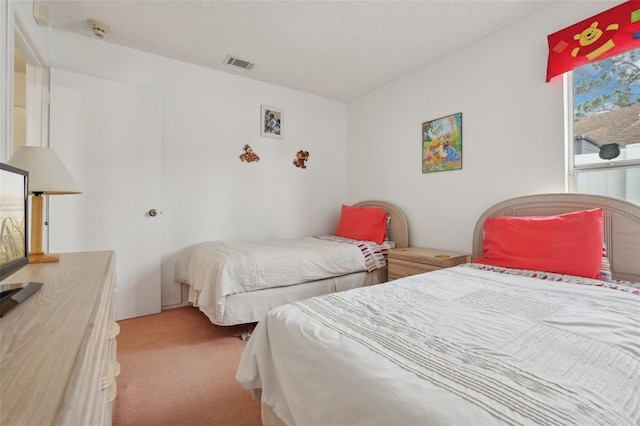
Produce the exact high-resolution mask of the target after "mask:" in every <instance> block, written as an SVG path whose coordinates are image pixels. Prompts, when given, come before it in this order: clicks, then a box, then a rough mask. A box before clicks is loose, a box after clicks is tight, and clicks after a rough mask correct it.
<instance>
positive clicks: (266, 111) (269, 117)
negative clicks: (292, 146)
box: [260, 105, 284, 139]
mask: <svg viewBox="0 0 640 426" xmlns="http://www.w3.org/2000/svg"><path fill="white" fill-rule="evenodd" d="M260 111H261V113H260V117H261V124H260V126H261V127H260V136H266V137H268V138H278V139H282V125H283V124H284V119H283V116H284V111H282V109H280V108H275V107H270V106H267V105H262V107H261V108H260Z"/></svg>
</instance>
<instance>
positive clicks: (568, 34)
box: [547, 0, 640, 81]
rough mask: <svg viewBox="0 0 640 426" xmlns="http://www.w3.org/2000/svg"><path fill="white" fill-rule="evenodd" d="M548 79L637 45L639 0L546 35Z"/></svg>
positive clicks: (639, 33) (630, 1)
mask: <svg viewBox="0 0 640 426" xmlns="http://www.w3.org/2000/svg"><path fill="white" fill-rule="evenodd" d="M547 40H548V42H549V60H548V62H547V81H549V80H551V79H552V78H553V77H555V76H557V75H560V74H562V73H565V72H567V71H571V70H573V69H575V68H578V67H581V66H582V65H586V64H588V63H590V62H597V61H601V60H603V59H606V58H609V57H611V56H616V55H620V54H622V53H624V52H628V51H629V50H633V49H638V48H640V1H638V0H629V1H626V2H624V3H622V4H620V5H618V6H616V7H613V8H611V9H609V10H606V11H604V12H602V13H600V14H598V15H595V16H592V17H591V18H589V19H585V20H584V21H580V22H578V23H577V24H574V25H572V26H570V27H567V28H565V29H563V30H560V31H558V32H556V33H553V34H551V35H549V36H548V37H547Z"/></svg>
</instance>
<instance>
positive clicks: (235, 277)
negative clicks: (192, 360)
mask: <svg viewBox="0 0 640 426" xmlns="http://www.w3.org/2000/svg"><path fill="white" fill-rule="evenodd" d="M366 270H367V267H366V264H365V260H364V257H363V254H362V251H361V250H360V248H358V246H357V245H353V244H344V243H338V242H333V241H326V240H321V239H318V238H313V237H305V238H297V239H288V240H263V241H259V242H237V243H225V242H220V241H211V242H205V243H201V244H196V245H194V246H191V247H189V249H188V250H187V251H186V253H185V254H184V255H183V256H181V257H180V258H179V259H178V261H177V264H176V281H178V282H181V283H185V284H189V286H191V294H192V295H194V297H193V298H192V299H191V300H190V301H191V302H192V303H193V304H194V306H199V307H201V308H203V309H205V310H206V312H207V313H208V314H209V315H214V316H215V319H216V321H218V322H219V323H223V317H224V300H225V297H226V296H228V295H231V294H236V293H242V292H246V291H254V290H261V289H264V288H270V287H281V286H287V285H293V284H298V283H303V282H308V281H314V280H318V279H323V278H328V277H337V276H341V275H345V274H350V273H353V272H360V271H366Z"/></svg>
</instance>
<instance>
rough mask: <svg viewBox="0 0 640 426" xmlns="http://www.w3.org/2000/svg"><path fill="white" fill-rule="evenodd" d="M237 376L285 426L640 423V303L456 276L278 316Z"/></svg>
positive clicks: (462, 269) (565, 287) (586, 290)
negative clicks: (255, 391)
mask: <svg viewBox="0 0 640 426" xmlns="http://www.w3.org/2000/svg"><path fill="white" fill-rule="evenodd" d="M236 377H237V379H238V381H239V382H240V383H241V384H242V386H243V387H245V388H246V389H262V401H263V402H264V403H266V404H268V405H270V406H271V407H273V409H274V411H275V413H276V414H277V415H278V416H279V417H280V418H281V419H283V420H284V421H285V422H286V423H288V424H289V425H305V426H310V425H322V426H325V425H331V426H340V425H345V426H346V425H367V426H370V425H399V426H404V425H407V426H413V425H436V424H448V425H492V424H525V425H529V424H530V425H534V424H561V425H571V424H575V425H601V424H613V425H637V424H639V423H640V297H639V296H638V295H634V294H630V293H625V292H623V291H618V290H613V289H610V288H602V287H596V286H589V285H578V284H569V283H565V282H549V281H544V280H540V279H536V278H528V277H524V276H513V275H504V274H499V273H495V272H490V271H484V270H476V269H473V268H470V267H468V266H459V267H456V268H450V269H445V270H440V271H435V272H431V273H427V274H422V275H419V276H413V277H408V278H405V279H402V280H396V281H392V282H390V283H386V284H380V285H377V286H372V287H364V288H360V289H356V290H351V291H347V292H342V293H336V294H331V295H326V296H322V297H317V298H312V299H307V300H303V301H300V302H296V303H293V304H290V305H285V306H282V307H280V308H276V309H274V310H272V311H271V312H270V313H269V314H268V315H267V317H266V319H265V320H263V321H261V322H260V323H259V324H258V326H257V327H256V329H255V331H254V333H253V335H252V337H251V340H250V341H249V343H248V346H247V347H246V350H245V352H244V354H243V357H242V360H241V362H240V366H239V368H238V372H237V376H236Z"/></svg>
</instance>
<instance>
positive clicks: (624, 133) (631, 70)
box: [567, 49, 640, 204]
mask: <svg viewBox="0 0 640 426" xmlns="http://www.w3.org/2000/svg"><path fill="white" fill-rule="evenodd" d="M567 81H568V84H567V87H570V88H572V90H568V92H569V93H568V98H569V99H570V101H569V102H568V108H567V109H568V113H569V114H568V116H569V117H570V119H569V120H570V122H571V124H572V125H571V126H569V133H570V134H569V140H571V141H572V142H573V143H572V144H570V145H569V149H568V152H569V156H568V157H569V167H568V169H569V182H568V184H569V185H568V186H569V190H570V191H571V192H582V193H589V194H599V195H607V196H610V197H616V198H622V199H626V200H628V201H632V202H635V203H639V204H640V49H636V50H631V51H629V52H626V53H623V54H621V55H618V56H615V57H612V58H609V59H606V60H603V61H600V62H595V63H592V64H588V65H585V66H583V67H580V68H576V69H575V70H574V71H573V72H571V73H568V79H567Z"/></svg>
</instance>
